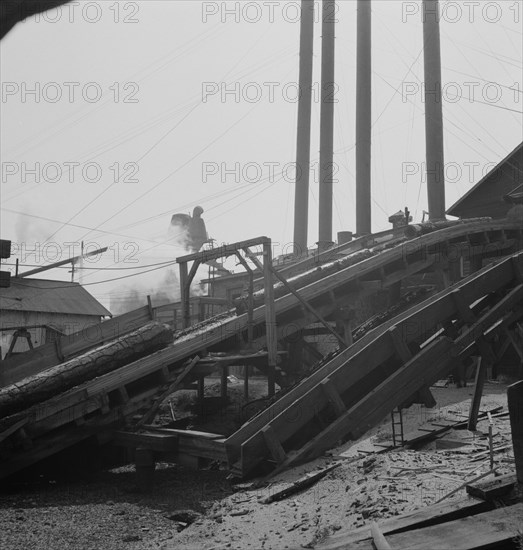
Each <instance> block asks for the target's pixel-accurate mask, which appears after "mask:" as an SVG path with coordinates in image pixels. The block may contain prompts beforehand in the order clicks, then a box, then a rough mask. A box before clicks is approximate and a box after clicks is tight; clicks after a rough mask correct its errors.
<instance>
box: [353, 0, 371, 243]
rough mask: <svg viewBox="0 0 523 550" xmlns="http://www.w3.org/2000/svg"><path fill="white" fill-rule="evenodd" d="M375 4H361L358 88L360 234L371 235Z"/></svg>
mask: <svg viewBox="0 0 523 550" xmlns="http://www.w3.org/2000/svg"><path fill="white" fill-rule="evenodd" d="M371 28H372V15H371V0H358V29H357V37H358V38H357V84H356V233H357V234H358V235H366V234H368V233H370V232H371V205H370V200H371V199H370V197H371V129H372V102H371V99H372V87H371V86H372V56H371V42H372V40H371V36H372V35H371Z"/></svg>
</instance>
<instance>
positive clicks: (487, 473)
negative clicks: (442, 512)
mask: <svg viewBox="0 0 523 550" xmlns="http://www.w3.org/2000/svg"><path fill="white" fill-rule="evenodd" d="M496 471H497V470H496V469H494V470H489V471H488V472H486V473H484V474H481V475H479V476H477V477H475V478H474V479H471V480H469V481H466V482H465V483H462V484H461V485H460V486H459V487H456V488H455V489H453V490H452V491H450V493H447V494H446V495H444V496H442V497H441V498H440V499H439V500H437V501H436V504H439V503H440V502H442V501H443V500H445V499H447V498H449V497H450V496H452V495H455V494H456V493H457V492H458V491H461V489H463V488H464V487H466V486H467V485H468V484H470V483H474V482H476V481H479V480H480V479H483V478H484V477H487V476H489V475H490V474H494V473H495V472H496Z"/></svg>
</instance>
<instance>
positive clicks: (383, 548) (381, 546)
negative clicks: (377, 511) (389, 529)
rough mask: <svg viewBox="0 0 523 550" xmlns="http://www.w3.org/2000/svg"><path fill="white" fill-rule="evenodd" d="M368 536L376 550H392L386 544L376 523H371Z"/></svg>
mask: <svg viewBox="0 0 523 550" xmlns="http://www.w3.org/2000/svg"><path fill="white" fill-rule="evenodd" d="M370 534H371V536H372V542H373V543H374V546H375V547H376V550H392V546H391V545H390V544H389V543H388V541H387V539H386V538H385V536H384V535H383V533H382V532H381V530H380V528H379V526H378V524H377V523H376V522H372V524H371V526H370Z"/></svg>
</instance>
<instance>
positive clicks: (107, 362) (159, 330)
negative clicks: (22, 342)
mask: <svg viewBox="0 0 523 550" xmlns="http://www.w3.org/2000/svg"><path fill="white" fill-rule="evenodd" d="M172 340H173V332H172V330H171V328H170V327H169V326H168V325H164V324H161V323H157V322H152V323H149V324H147V325H145V326H143V327H141V328H139V329H138V330H135V331H134V332H131V333H129V334H127V335H125V336H122V337H121V338H118V339H117V340H114V341H112V342H109V343H108V344H105V345H103V346H100V347H98V348H95V349H93V350H91V351H89V352H87V353H84V354H83V355H80V356H78V357H75V358H74V359H71V360H69V361H66V362H65V363H61V364H60V365H55V366H54V367H51V368H49V369H47V370H45V371H43V372H40V373H38V374H36V375H34V376H29V377H27V378H24V379H23V380H21V381H20V382H17V383H16V384H11V385H9V386H6V387H4V388H1V389H0V417H3V416H7V415H11V414H14V413H16V412H19V411H21V410H23V409H25V408H27V407H30V406H31V405H35V404H36V403H40V402H42V401H44V400H46V399H49V398H51V397H53V396H54V395H56V394H58V393H62V392H64V391H66V390H68V389H70V388H73V387H74V386H77V385H79V384H81V383H83V382H85V381H87V380H91V379H93V378H96V377H97V376H100V375H102V374H106V373H108V372H110V371H113V370H115V369H117V368H120V367H122V366H124V365H126V364H128V363H131V362H132V361H136V360H137V359H140V358H141V357H144V356H145V355H148V354H150V353H153V352H154V351H157V350H160V349H162V348H164V347H166V345H167V344H169V343H171V342H172Z"/></svg>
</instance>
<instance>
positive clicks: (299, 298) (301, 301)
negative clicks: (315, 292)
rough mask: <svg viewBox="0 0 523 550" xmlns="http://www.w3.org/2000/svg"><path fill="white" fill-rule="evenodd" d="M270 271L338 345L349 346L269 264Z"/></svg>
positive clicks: (334, 300)
mask: <svg viewBox="0 0 523 550" xmlns="http://www.w3.org/2000/svg"><path fill="white" fill-rule="evenodd" d="M271 272H272V274H273V275H274V276H275V277H276V278H277V279H278V280H279V281H280V282H281V283H282V285H283V286H284V287H285V288H286V289H287V290H288V291H289V292H290V293H291V294H292V295H293V296H295V297H296V298H297V299H298V301H299V302H300V304H301V305H302V306H303V307H304V308H305V309H306V310H307V311H308V312H309V313H311V314H312V315H314V317H316V319H318V321H319V322H320V323H321V324H322V325H323V326H324V327H325V328H326V329H327V330H328V331H329V332H330V333H331V334H332V335H333V336H334V337H335V338H336V339H337V340H338V342H339V343H340V345H341V346H342V347H343V348H348V347H349V344H348V342H347V341H346V340H345V338H343V336H341V335H340V334H339V333H338V332H337V331H335V330H334V329H333V328H332V327H331V325H330V324H329V323H327V321H325V319H324V318H323V317H322V316H321V315H320V314H319V313H318V312H317V311H316V310H315V309H314V308H313V307H312V306H311V305H310V304H309V303H308V302H307V301H306V300H304V299H303V298H302V297H301V296H300V294H299V292H297V291H296V290H295V289H294V288H293V287H292V286H291V285H290V284H289V282H288V281H287V280H286V279H285V277H283V276H282V275H280V274H279V273H278V272H277V271H276V270H275V269H274V268H272V266H271ZM335 302H336V299H335V298H334V299H333V303H335Z"/></svg>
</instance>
